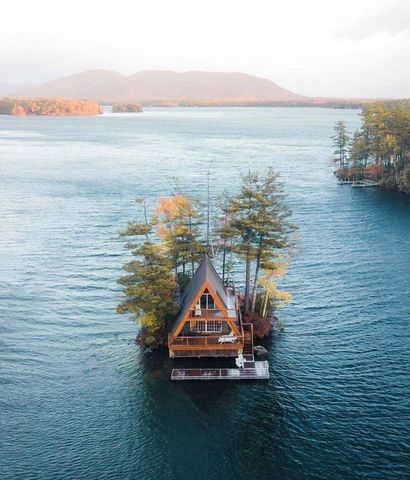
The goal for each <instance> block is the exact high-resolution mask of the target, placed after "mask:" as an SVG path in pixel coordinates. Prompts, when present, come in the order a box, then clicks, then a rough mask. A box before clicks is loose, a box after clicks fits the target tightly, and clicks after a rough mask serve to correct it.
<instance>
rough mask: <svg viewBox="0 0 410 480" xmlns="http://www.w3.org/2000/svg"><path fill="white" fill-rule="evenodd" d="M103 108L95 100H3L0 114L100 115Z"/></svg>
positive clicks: (0, 104)
mask: <svg viewBox="0 0 410 480" xmlns="http://www.w3.org/2000/svg"><path fill="white" fill-rule="evenodd" d="M100 113H102V108H101V107H100V106H99V105H98V103H97V102H95V101H94V100H72V99H66V98H38V99H32V98H3V99H2V100H0V114H3V115H19V116H24V115H53V116H62V115H98V114H100Z"/></svg>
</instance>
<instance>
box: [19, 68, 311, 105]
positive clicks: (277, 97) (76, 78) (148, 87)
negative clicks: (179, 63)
mask: <svg viewBox="0 0 410 480" xmlns="http://www.w3.org/2000/svg"><path fill="white" fill-rule="evenodd" d="M13 96H17V97H31V98H39V97H65V98H81V99H90V100H99V101H158V100H175V101H193V100H201V101H206V100H213V101H218V100H220V101H232V100H239V101H242V102H246V101H249V102H252V101H253V102H255V101H256V102H258V101H293V100H302V99H306V98H308V97H304V96H303V95H299V94H297V93H294V92H291V91H290V90H287V89H285V88H283V87H281V86H279V85H277V84H276V83H274V82H272V81H271V80H268V79H266V78H261V77H256V76H253V75H248V74H245V73H240V72H205V71H187V72H182V73H178V72H174V71H171V70H143V71H141V72H137V73H134V74H132V75H129V76H126V75H122V74H121V73H119V72H116V71H113V70H101V69H97V70H88V71H85V72H80V73H78V74H74V75H69V76H67V77H63V78H60V79H57V80H52V81H49V82H46V83H44V84H41V85H35V86H29V87H25V88H22V89H19V90H18V91H16V92H14V93H13Z"/></svg>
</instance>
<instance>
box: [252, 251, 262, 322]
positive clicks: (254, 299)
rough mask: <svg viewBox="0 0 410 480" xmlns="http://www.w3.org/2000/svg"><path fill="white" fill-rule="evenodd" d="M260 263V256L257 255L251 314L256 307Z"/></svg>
mask: <svg viewBox="0 0 410 480" xmlns="http://www.w3.org/2000/svg"><path fill="white" fill-rule="evenodd" d="M260 263H261V257H260V255H258V256H257V257H256V268H255V280H254V284H253V291H252V306H251V312H252V313H253V312H254V311H255V307H256V295H257V293H258V280H259V268H260Z"/></svg>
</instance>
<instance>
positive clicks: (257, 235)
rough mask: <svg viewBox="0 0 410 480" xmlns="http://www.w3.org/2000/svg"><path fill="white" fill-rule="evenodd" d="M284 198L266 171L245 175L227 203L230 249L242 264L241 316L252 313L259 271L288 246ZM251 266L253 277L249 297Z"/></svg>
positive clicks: (275, 179) (272, 174)
mask: <svg viewBox="0 0 410 480" xmlns="http://www.w3.org/2000/svg"><path fill="white" fill-rule="evenodd" d="M284 198H285V195H284V193H283V186H282V184H280V183H279V182H278V174H277V173H276V172H274V170H272V169H270V170H269V171H268V173H267V175H266V177H264V178H263V177H260V176H259V175H258V174H257V173H255V172H248V174H247V175H245V176H244V177H243V178H242V186H241V190H240V192H239V193H238V194H237V195H236V196H234V197H232V198H231V199H230V200H229V204H228V207H227V208H228V210H229V212H230V214H231V216H232V219H231V221H230V224H229V227H230V229H231V232H230V234H231V235H232V237H233V238H234V239H235V240H234V242H233V249H234V251H235V252H236V253H237V254H239V256H240V257H242V258H244V260H245V295H244V297H245V298H244V311H245V314H248V313H249V312H250V311H251V312H254V311H255V306H256V297H257V287H258V277H259V273H260V269H261V268H264V269H269V268H273V267H274V259H275V257H276V256H277V252H278V251H279V250H282V249H284V248H286V247H288V246H289V242H288V235H289V233H290V231H291V230H292V229H293V228H294V227H293V225H292V224H290V223H289V222H288V221H287V219H288V217H289V216H290V213H291V212H290V210H289V208H288V207H287V206H286V205H285V204H284ZM252 262H254V264H255V265H254V266H255V271H254V272H255V273H254V276H253V288H252V295H251V267H252Z"/></svg>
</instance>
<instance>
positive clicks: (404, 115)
mask: <svg viewBox="0 0 410 480" xmlns="http://www.w3.org/2000/svg"><path fill="white" fill-rule="evenodd" d="M332 138H333V142H334V143H333V145H334V147H335V152H334V153H335V155H336V158H335V162H336V165H337V175H338V177H339V178H342V179H347V180H362V179H370V180H373V181H377V182H378V185H379V186H380V187H382V188H386V189H389V190H396V191H399V192H403V193H407V194H410V101H409V100H400V101H389V102H377V103H373V104H371V105H369V106H368V107H366V108H364V110H363V112H362V126H361V128H360V129H359V130H357V131H356V132H354V133H353V135H349V133H348V132H347V129H346V124H345V123H344V122H343V121H339V122H337V123H336V125H335V135H334V137H332Z"/></svg>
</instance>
